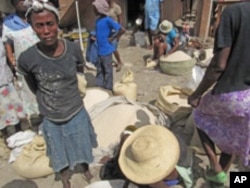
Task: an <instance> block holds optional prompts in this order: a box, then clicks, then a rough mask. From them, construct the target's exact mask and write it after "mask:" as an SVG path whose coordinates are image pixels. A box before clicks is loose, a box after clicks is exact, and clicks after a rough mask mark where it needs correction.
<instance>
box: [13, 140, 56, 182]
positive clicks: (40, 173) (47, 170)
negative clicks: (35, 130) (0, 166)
mask: <svg viewBox="0 0 250 188" xmlns="http://www.w3.org/2000/svg"><path fill="white" fill-rule="evenodd" d="M13 168H14V170H15V171H16V172H17V173H18V174H19V175H20V176H22V177H24V178H29V179H32V178H40V177H44V176H48V175H50V174H52V173H53V170H52V168H51V167H50V165H49V158H48V157H47V156H46V144H45V141H44V139H43V137H42V136H36V137H34V139H33V140H32V142H31V143H29V144H27V145H26V146H24V148H23V151H22V153H21V154H20V155H19V156H18V157H17V159H16V161H15V162H14V163H13Z"/></svg>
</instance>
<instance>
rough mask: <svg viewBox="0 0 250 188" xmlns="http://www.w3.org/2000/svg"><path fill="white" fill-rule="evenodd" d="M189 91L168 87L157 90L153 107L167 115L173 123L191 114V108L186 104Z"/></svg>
mask: <svg viewBox="0 0 250 188" xmlns="http://www.w3.org/2000/svg"><path fill="white" fill-rule="evenodd" d="M187 93H189V91H186V90H182V89H181V88H177V87H173V86H170V85H167V86H162V87H161V88H160V90H159V94H158V98H157V99H156V102H155V106H157V107H158V108H159V109H161V110H162V111H163V112H164V113H165V114H167V115H168V116H169V118H170V120H171V123H174V122H176V121H178V120H180V119H182V118H183V117H185V116H187V115H188V114H190V112H191V110H192V109H191V107H190V105H189V104H188V103H187V98H188V94H187Z"/></svg>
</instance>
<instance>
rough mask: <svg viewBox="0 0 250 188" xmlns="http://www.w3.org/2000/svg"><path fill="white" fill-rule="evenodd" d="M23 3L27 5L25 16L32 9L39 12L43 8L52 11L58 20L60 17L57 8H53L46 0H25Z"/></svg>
mask: <svg viewBox="0 0 250 188" xmlns="http://www.w3.org/2000/svg"><path fill="white" fill-rule="evenodd" d="M24 5H25V6H27V7H29V8H28V10H27V12H26V14H25V17H26V18H27V17H28V16H29V14H30V13H31V12H32V11H34V12H39V11H42V10H44V9H46V10H48V11H51V12H53V13H54V14H55V15H56V17H57V19H58V20H59V18H60V16H59V12H58V10H57V8H55V7H54V6H53V4H51V3H49V1H48V0H25V2H24Z"/></svg>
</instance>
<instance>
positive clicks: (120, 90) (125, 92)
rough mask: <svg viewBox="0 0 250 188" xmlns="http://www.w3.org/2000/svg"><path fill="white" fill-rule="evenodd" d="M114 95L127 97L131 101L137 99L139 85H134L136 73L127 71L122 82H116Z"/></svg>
mask: <svg viewBox="0 0 250 188" xmlns="http://www.w3.org/2000/svg"><path fill="white" fill-rule="evenodd" d="M113 91H114V95H118V96H125V97H127V98H128V99H130V100H134V101H136V99H137V84H136V83H134V73H133V72H132V71H127V72H126V73H125V74H124V75H123V76H122V79H121V81H119V82H116V83H115V84H114V86H113Z"/></svg>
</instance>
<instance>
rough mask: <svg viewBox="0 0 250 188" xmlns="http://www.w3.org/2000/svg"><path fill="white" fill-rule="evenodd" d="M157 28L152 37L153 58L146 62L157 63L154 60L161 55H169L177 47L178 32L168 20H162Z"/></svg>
mask: <svg viewBox="0 0 250 188" xmlns="http://www.w3.org/2000/svg"><path fill="white" fill-rule="evenodd" d="M159 30H160V32H159V33H158V35H157V36H156V37H155V38H154V45H153V48H154V54H153V59H152V60H151V59H149V60H147V63H150V62H151V63H152V62H153V63H154V64H155V65H157V63H156V62H157V60H158V59H159V58H160V57H161V56H162V55H169V54H171V53H173V52H175V51H176V50H177V49H178V47H179V37H178V34H177V32H176V30H175V29H174V28H173V24H172V23H171V22H170V21H168V20H164V21H162V22H161V24H160V26H159Z"/></svg>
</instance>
